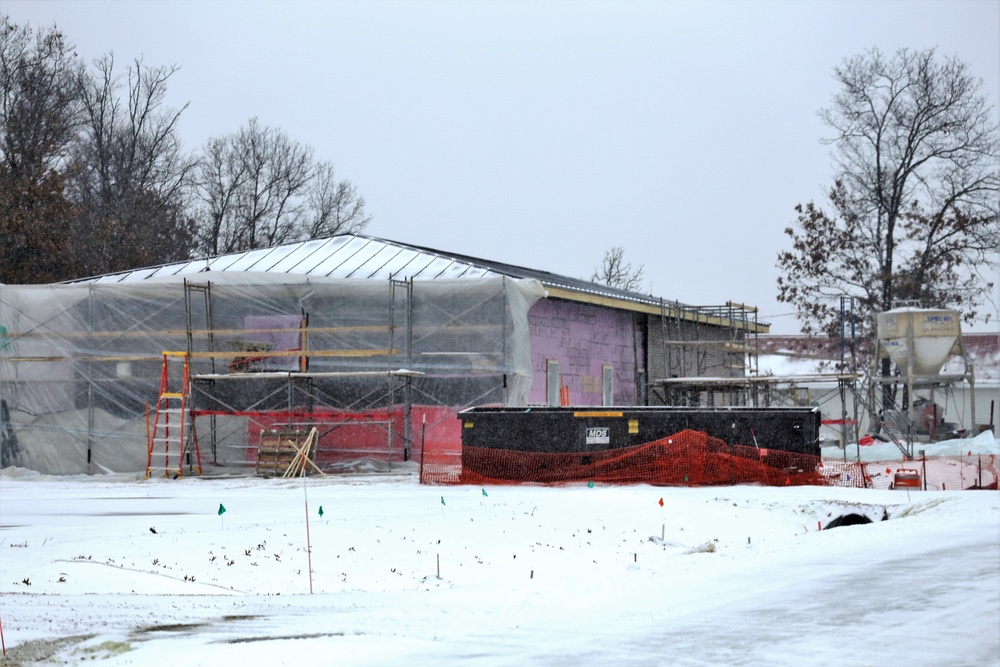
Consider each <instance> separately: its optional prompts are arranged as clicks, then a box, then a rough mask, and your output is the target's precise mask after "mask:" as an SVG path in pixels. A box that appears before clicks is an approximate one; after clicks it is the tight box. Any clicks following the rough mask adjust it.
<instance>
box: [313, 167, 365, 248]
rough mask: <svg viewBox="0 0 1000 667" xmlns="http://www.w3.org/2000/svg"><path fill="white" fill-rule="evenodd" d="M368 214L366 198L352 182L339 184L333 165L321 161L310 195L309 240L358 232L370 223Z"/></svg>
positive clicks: (314, 175)
mask: <svg viewBox="0 0 1000 667" xmlns="http://www.w3.org/2000/svg"><path fill="white" fill-rule="evenodd" d="M371 219H372V217H371V216H370V215H368V214H366V213H365V200H364V197H361V196H360V195H358V191H357V188H356V187H354V185H353V184H352V183H351V182H350V181H338V180H337V179H336V173H335V171H334V168H333V164H332V163H330V162H320V163H318V164H317V165H316V168H315V171H314V174H313V184H312V188H311V190H310V192H309V224H308V227H307V228H306V230H305V236H306V237H307V238H317V237H324V236H333V235H334V234H341V233H345V232H358V231H361V230H362V229H364V228H365V226H366V225H367V224H368V223H369V222H371Z"/></svg>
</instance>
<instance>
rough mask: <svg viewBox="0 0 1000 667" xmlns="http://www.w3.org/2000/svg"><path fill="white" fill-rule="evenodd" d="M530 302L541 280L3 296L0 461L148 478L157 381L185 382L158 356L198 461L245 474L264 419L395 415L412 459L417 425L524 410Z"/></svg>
mask: <svg viewBox="0 0 1000 667" xmlns="http://www.w3.org/2000/svg"><path fill="white" fill-rule="evenodd" d="M544 296H545V293H544V290H543V289H542V287H541V285H540V283H538V282H537V281H534V280H516V279H511V278H506V277H487V278H476V279H462V280H448V279H438V280H427V281H419V280H417V281H396V280H350V279H325V278H305V277H302V278H301V279H296V277H295V276H291V275H288V274H280V275H276V274H269V273H252V272H246V273H243V272H240V273H212V272H208V273H201V274H198V275H195V276H187V277H186V279H185V278H183V277H179V276H178V277H172V278H164V279H156V278H153V279H149V280H145V281H136V282H126V283H117V284H111V283H99V282H98V283H78V284H72V285H44V286H35V285H26V286H20V285H0V418H2V421H3V423H2V424H0V445H2V447H3V453H4V461H5V462H7V463H8V464H14V465H18V466H22V467H26V468H31V469H34V470H37V471H39V472H43V473H50V474H77V473H100V472H105V471H112V472H136V473H142V472H144V471H145V470H146V467H147V456H148V452H149V448H148V437H149V430H150V428H151V426H150V423H151V422H152V421H153V420H154V419H155V412H156V408H157V404H158V399H159V397H160V393H161V388H162V387H161V383H162V381H163V379H164V369H165V368H166V371H167V378H166V385H164V386H165V387H166V388H167V390H169V391H176V390H177V388H179V387H180V386H181V382H182V375H183V370H182V368H183V365H182V364H177V363H175V362H173V361H171V362H169V363H165V357H164V352H168V351H169V352H183V353H186V355H187V357H186V358H187V359H188V363H189V375H190V393H189V395H188V398H187V401H188V402H187V404H186V407H185V411H188V412H189V414H191V415H193V417H192V423H193V425H194V426H195V427H196V428H194V429H191V431H193V435H192V437H194V438H197V444H198V447H199V448H200V453H201V458H202V460H203V461H205V463H206V467H212V466H215V467H220V468H223V469H229V468H233V469H234V471H235V470H236V469H239V470H246V469H247V468H248V467H249V463H250V461H251V460H252V458H253V456H252V452H250V451H248V447H249V446H251V443H252V442H253V440H254V434H253V431H254V429H257V428H260V424H261V423H265V424H268V425H270V426H274V425H276V424H278V423H280V422H282V421H283V420H284V421H286V422H288V423H291V422H293V421H294V422H296V423H297V424H299V425H302V424H303V423H309V422H310V421H315V416H316V415H317V414H320V415H326V416H327V421H328V422H330V423H332V424H334V425H333V426H329V427H328V430H330V431H331V432H332V431H334V430H336V423H337V420H338V419H340V420H341V421H342V420H343V417H344V415H355V414H364V413H366V412H367V413H372V411H376V412H379V413H380V414H387V415H388V414H393V415H398V416H399V419H400V420H401V421H400V422H399V423H400V424H401V425H399V426H397V427H396V431H395V433H392V432H390V433H389V434H388V435H387V436H386V444H385V446H386V447H387V448H389V450H390V451H396V452H405V453H406V455H409V454H410V453H411V452H412V453H414V454H416V453H418V449H417V448H415V447H413V445H414V442H413V441H414V440H415V438H416V437H417V436H416V431H420V430H423V431H428V430H430V431H433V426H434V425H430V426H427V425H426V419H427V415H428V414H430V415H437V418H438V419H442V420H444V419H448V418H452V419H453V415H454V413H455V412H457V410H459V409H462V408H465V407H469V406H472V405H483V404H494V405H497V404H499V405H509V406H517V405H525V404H526V402H527V396H528V391H529V388H530V386H531V362H530V348H529V337H528V325H527V318H528V310H529V309H530V308H531V306H532V305H533V304H534V303H535V302H536V301H537V300H538V299H540V298H543V297H544ZM421 408H424V409H421ZM331 415H335V416H336V418H334V417H333V416H331ZM414 415H420V418H421V419H422V420H424V423H423V424H420V425H416V426H415V423H416V422H414V419H415V417H414ZM394 419H395V418H394ZM393 438H395V439H397V440H400V442H394V441H393ZM189 444H190V443H189Z"/></svg>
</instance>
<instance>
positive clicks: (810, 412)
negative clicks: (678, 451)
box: [458, 406, 820, 457]
mask: <svg viewBox="0 0 1000 667" xmlns="http://www.w3.org/2000/svg"><path fill="white" fill-rule="evenodd" d="M458 418H459V419H460V420H462V445H463V446H466V447H487V448H493V449H508V450H514V451H523V452H550V453H555V452H594V451H601V450H607V449H617V448H621V447H630V446H633V445H641V444H644V443H647V442H653V441H654V440H659V439H661V438H665V437H667V436H670V435H673V434H675V433H679V432H680V431H684V430H688V429H690V430H694V431H702V432H704V433H707V434H708V435H710V436H712V437H714V438H718V439H719V440H722V441H723V442H725V443H727V444H730V445H745V446H749V447H754V446H756V447H760V448H766V449H772V450H778V451H786V452H797V453H800V454H808V455H810V456H817V457H818V456H820V446H819V429H820V411H819V410H818V409H815V408H752V407H726V408H705V407H700V408H698V407H694V408H688V407H645V406H634V407H613V408H601V407H532V408H498V407H475V408H468V409H466V410H463V411H462V412H460V413H459V414H458Z"/></svg>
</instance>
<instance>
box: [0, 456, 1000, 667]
mask: <svg viewBox="0 0 1000 667" xmlns="http://www.w3.org/2000/svg"><path fill="white" fill-rule="evenodd" d="M661 500H662V504H661V502H660V501H661ZM307 506H308V509H307ZM320 508H322V510H323V513H322V516H321V515H320ZM848 513H858V514H863V515H865V516H869V517H870V518H873V520H874V523H870V524H867V525H863V526H848V527H841V528H836V529H831V530H823V531H819V530H818V529H819V527H820V526H826V525H827V524H829V523H830V522H831V521H833V520H834V519H836V518H837V517H838V516H843V515H845V514H848ZM883 515H885V516H888V517H889V520H887V521H880V520H879V519H880V518H881V516H883ZM307 518H308V525H307ZM998 521H1000V494H998V493H997V492H990V491H984V492H913V493H910V494H903V493H902V492H898V491H897V492H891V491H871V490H867V491H866V490H859V489H840V488H820V487H794V488H762V487H749V486H747V487H719V488H696V489H680V488H655V487H649V486H633V487H601V486H599V485H598V486H594V487H593V488H589V487H587V486H579V487H569V488H542V487H487V488H479V487H427V486H421V485H419V484H417V483H416V480H415V476H414V475H413V474H412V473H405V472H404V473H401V474H395V475H371V476H341V477H335V478H333V477H328V478H324V479H316V478H310V479H309V480H308V481H307V482H304V481H303V480H260V479H211V480H210V479H195V478H187V479H181V480H174V481H168V480H150V481H136V480H134V479H132V478H131V477H126V476H105V477H78V478H72V479H65V478H55V477H47V476H41V475H37V474H30V473H25V472H23V471H19V470H5V471H3V472H2V473H0V526H2V530H0V594H2V596H0V620H2V624H3V632H4V638H5V641H6V645H7V651H8V654H9V655H8V658H7V660H8V662H7V663H4V664H5V666H6V665H7V664H30V663H31V662H32V661H48V662H49V664H51V663H53V662H54V663H60V664H63V663H70V664H77V663H81V662H84V661H89V660H91V659H93V660H100V661H101V663H102V664H106V665H109V666H113V665H129V664H131V665H176V664H185V665H222V664H239V663H240V662H243V663H245V664H270V665H283V664H287V665H299V666H304V665H328V664H338V665H397V664H407V665H452V664H453V665H459V664H461V665H463V666H465V665H470V664H472V665H514V664H532V665H556V664H559V665H565V664H594V665H598V664H602V665H603V664H621V665H648V664H682V665H718V664H725V665H761V664H767V665H843V664H882V663H887V664H888V663H892V664H906V665H941V664H948V665H970V666H971V665H976V666H977V667H978V666H980V665H998V664H1000V635H998V633H997V632H996V619H997V618H998V615H1000V587H998V582H1000V534H998V532H997V529H996V527H997V525H998ZM307 544H311V552H308V551H307V546H306V545H307ZM310 561H311V565H312V571H313V576H312V581H311V585H312V590H313V594H310V592H309V590H310V577H309V564H310Z"/></svg>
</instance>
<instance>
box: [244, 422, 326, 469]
mask: <svg viewBox="0 0 1000 667" xmlns="http://www.w3.org/2000/svg"><path fill="white" fill-rule="evenodd" d="M303 453H305V457H304V458H305V461H303ZM315 456H316V429H315V428H314V429H312V430H310V431H309V433H308V434H307V433H306V432H305V431H299V430H286V431H268V430H264V431H261V432H260V444H259V445H258V447H257V471H256V474H257V476H258V477H289V476H297V475H300V474H303V473H304V474H306V475H308V474H310V473H311V472H319V473H320V474H323V471H322V470H320V469H319V468H318V467H317V466H316V463H315V462H314V461H313V459H314V457H315ZM304 462H305V463H306V464H307V465H305V470H303V463H304Z"/></svg>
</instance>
